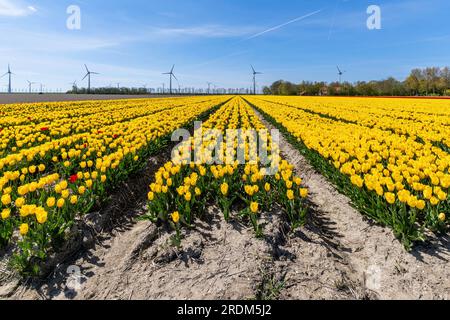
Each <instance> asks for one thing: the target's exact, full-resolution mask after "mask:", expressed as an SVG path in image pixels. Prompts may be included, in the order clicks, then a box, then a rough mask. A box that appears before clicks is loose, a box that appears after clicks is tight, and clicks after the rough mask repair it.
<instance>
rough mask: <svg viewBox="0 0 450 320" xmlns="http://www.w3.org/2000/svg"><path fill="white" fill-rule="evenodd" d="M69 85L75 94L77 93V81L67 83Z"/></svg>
mask: <svg viewBox="0 0 450 320" xmlns="http://www.w3.org/2000/svg"><path fill="white" fill-rule="evenodd" d="M69 84H70V85H72V89H74V90H75V92H77V91H78V87H77V81H76V80H75V81H74V82H71V83H69Z"/></svg>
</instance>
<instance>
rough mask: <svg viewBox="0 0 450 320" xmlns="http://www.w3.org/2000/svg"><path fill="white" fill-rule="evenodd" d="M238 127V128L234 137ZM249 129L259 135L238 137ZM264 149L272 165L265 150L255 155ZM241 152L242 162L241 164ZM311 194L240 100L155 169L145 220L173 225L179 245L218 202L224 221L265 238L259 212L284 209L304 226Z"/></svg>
mask: <svg viewBox="0 0 450 320" xmlns="http://www.w3.org/2000/svg"><path fill="white" fill-rule="evenodd" d="M236 129H240V130H239V131H237V133H236V134H235V135H233V134H232V133H231V132H235V131H232V130H236ZM249 130H254V132H255V133H257V135H256V136H252V135H247V136H245V137H243V136H240V134H242V135H245V134H244V132H248V131H249ZM225 135H226V137H224V136H225ZM261 148H262V150H263V152H262V153H263V154H268V153H270V155H268V156H267V160H269V162H264V161H262V159H263V158H262V156H261V152H260V153H258V154H257V150H258V149H260V150H261ZM240 152H242V155H243V159H245V161H244V162H240V161H238V160H237V158H238V154H239V153H240ZM268 163H270V165H269V164H268ZM266 164H267V167H264V165H266ZM269 173H270V174H269ZM307 196H308V189H307V188H305V187H303V185H302V179H301V178H299V177H296V176H295V175H294V172H293V166H292V165H291V164H289V163H288V162H287V161H285V160H282V159H281V157H280V156H279V146H278V144H277V143H276V141H273V139H272V136H271V135H270V134H269V133H268V131H267V130H266V129H265V127H264V126H263V124H262V123H261V122H260V120H259V119H258V118H257V116H256V115H255V113H254V111H253V110H252V109H251V107H250V106H249V105H248V104H247V103H246V102H245V101H244V100H243V99H242V98H240V97H236V98H234V99H233V100H231V101H230V102H228V103H227V104H225V105H224V106H223V107H222V108H221V109H219V110H218V111H217V112H216V113H215V114H213V115H212V116H211V117H210V118H209V119H208V121H207V122H206V123H204V124H203V126H202V127H201V128H198V129H197V130H196V131H195V133H194V137H191V138H189V139H188V140H187V141H184V142H183V143H182V144H181V145H180V146H179V147H178V148H177V149H176V150H175V151H174V153H173V158H172V160H171V161H170V162H167V163H166V164H165V165H164V166H162V167H161V168H160V169H159V170H158V171H157V173H156V174H155V180H154V182H152V184H151V185H150V190H149V193H148V200H149V202H148V215H146V216H145V217H144V218H145V219H149V220H151V221H153V222H158V221H163V222H166V223H169V224H170V225H171V226H172V228H173V229H174V230H175V235H174V236H173V237H172V239H173V242H174V244H176V245H179V244H180V241H181V228H182V227H188V228H191V227H193V224H194V221H195V219H196V218H200V219H201V218H202V217H204V216H205V214H206V212H207V208H208V207H209V206H210V205H211V204H215V205H217V206H218V207H219V208H220V210H221V212H222V213H223V216H224V218H225V220H230V219H240V220H242V221H244V222H248V223H250V224H251V225H252V226H253V228H254V230H255V233H256V235H257V236H262V235H263V227H262V224H261V219H262V218H261V215H260V214H261V213H262V212H270V211H271V210H272V209H274V205H275V204H278V205H281V207H282V208H283V211H284V212H285V214H286V216H287V218H288V220H289V221H290V223H291V225H292V227H293V228H294V229H295V228H297V227H298V226H300V225H302V224H303V223H305V219H306V212H307V207H306V204H305V198H306V197H307ZM233 213H234V214H233Z"/></svg>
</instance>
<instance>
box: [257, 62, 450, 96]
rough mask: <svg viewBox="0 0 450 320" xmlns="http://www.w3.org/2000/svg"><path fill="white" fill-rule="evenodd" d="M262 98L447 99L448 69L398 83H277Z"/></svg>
mask: <svg viewBox="0 0 450 320" xmlns="http://www.w3.org/2000/svg"><path fill="white" fill-rule="evenodd" d="M263 93H264V94H272V95H285V96H293V95H300V96H320V95H322V96H450V68H449V67H444V68H439V67H429V68H424V69H419V68H417V69H413V70H412V71H411V73H410V74H409V76H408V77H407V78H406V79H405V80H404V81H400V80H397V79H395V78H393V77H389V78H387V79H384V80H378V81H376V80H373V81H357V82H354V83H351V82H342V83H340V82H338V81H336V82H331V83H327V82H323V81H322V82H311V81H303V82H301V83H299V84H295V83H292V82H289V81H284V80H278V81H275V82H274V83H273V84H272V85H270V86H268V87H267V86H266V87H264V88H263Z"/></svg>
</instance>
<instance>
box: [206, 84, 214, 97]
mask: <svg viewBox="0 0 450 320" xmlns="http://www.w3.org/2000/svg"><path fill="white" fill-rule="evenodd" d="M206 84H207V85H208V94H210V93H211V85H212V84H213V83H212V82H207V83H206Z"/></svg>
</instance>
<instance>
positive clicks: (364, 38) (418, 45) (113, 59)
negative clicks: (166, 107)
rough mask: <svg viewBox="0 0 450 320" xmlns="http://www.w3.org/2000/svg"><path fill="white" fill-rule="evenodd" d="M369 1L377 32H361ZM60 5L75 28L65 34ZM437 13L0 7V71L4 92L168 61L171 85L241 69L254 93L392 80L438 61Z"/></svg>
mask: <svg viewBox="0 0 450 320" xmlns="http://www.w3.org/2000/svg"><path fill="white" fill-rule="evenodd" d="M372 4H375V5H379V6H380V8H381V10H382V11H381V18H382V29H381V30H372V31H371V30H368V28H367V26H366V20H367V18H368V14H367V13H366V10H367V7H368V6H369V5H372ZM70 5H78V6H79V7H80V9H81V30H68V29H67V27H66V20H67V18H68V17H69V15H68V14H67V13H66V10H67V7H68V6H70ZM449 11H450V2H449V1H448V0H389V1H386V0H372V1H365V0H328V1H325V0H314V1H313V0H284V1H274V0H271V1H269V0H165V1H160V0H128V1H118V0H109V1H106V0H103V1H100V0H83V1H76V0H70V1H64V0H58V1H55V0H0V41H1V43H2V45H1V46H0V71H1V73H3V72H6V68H7V64H8V62H9V63H11V66H12V71H13V72H15V73H16V75H15V76H14V78H13V87H14V88H26V87H27V84H26V80H31V81H35V82H43V83H45V85H46V86H47V87H51V88H63V89H67V88H69V87H70V85H69V83H70V82H73V81H74V80H78V82H79V84H80V85H86V83H85V82H81V78H82V77H83V76H84V74H83V72H84V70H83V64H84V63H87V64H88V66H89V67H90V68H91V69H92V70H93V71H97V72H99V73H101V75H98V76H95V77H93V86H103V85H109V84H115V83H118V82H120V83H121V85H124V86H142V85H143V84H147V85H148V86H149V87H158V86H161V83H162V82H165V83H167V82H168V79H167V77H166V76H163V75H161V73H162V72H166V71H169V70H170V68H171V66H172V64H176V67H175V73H176V75H177V77H178V79H179V80H180V85H181V86H183V87H185V86H192V87H206V82H207V81H211V82H214V83H215V84H216V85H217V86H218V87H226V88H229V87H230V88H231V87H232V88H236V87H250V85H251V75H250V64H254V65H255V68H256V69H258V71H261V72H263V73H264V74H263V75H261V76H260V77H259V79H258V85H259V86H262V85H267V84H270V83H271V82H273V81H275V80H278V79H285V80H290V81H295V82H298V81H301V80H325V81H335V80H337V73H336V65H340V66H341V67H342V69H345V70H346V71H347V73H346V74H345V76H344V79H345V80H350V81H356V80H371V79H382V78H386V77H388V76H395V77H398V78H404V77H405V76H406V75H407V74H408V72H409V71H410V70H411V69H412V68H414V67H425V66H432V65H436V66H445V65H448V64H450V62H449V59H448V57H449V54H448V52H450V51H449V49H450V23H449V20H448V12H449ZM304 16H307V17H306V18H303V19H301V17H304ZM295 19H297V20H296V21H295V22H292V23H289V22H290V21H293V20H295ZM3 69H4V71H3ZM6 81H7V80H6V78H2V79H0V86H1V89H2V90H3V89H4V88H5V87H4V86H5V85H6Z"/></svg>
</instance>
